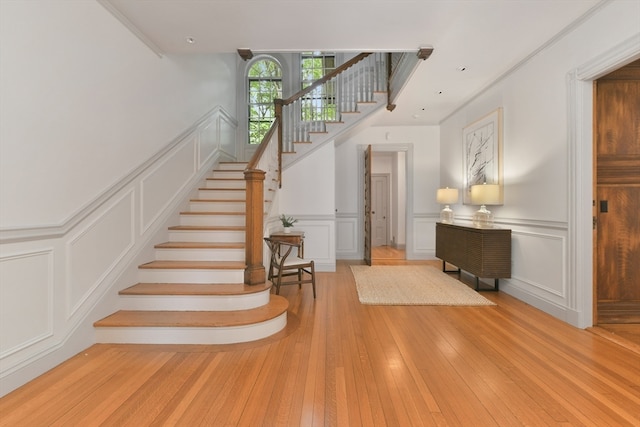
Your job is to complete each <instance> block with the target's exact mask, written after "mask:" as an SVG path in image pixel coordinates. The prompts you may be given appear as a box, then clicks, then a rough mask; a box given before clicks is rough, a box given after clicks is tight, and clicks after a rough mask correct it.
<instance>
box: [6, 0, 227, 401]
mask: <svg viewBox="0 0 640 427" xmlns="http://www.w3.org/2000/svg"><path fill="white" fill-rule="evenodd" d="M0 19H1V22H0V55H1V56H0V92H1V93H2V96H0V103H1V104H0V395H2V394H5V393H7V392H8V391H10V390H11V389H13V388H15V387H17V386H19V385H21V384H24V383H25V382H26V381H28V380H30V379H31V378H34V377H35V376H37V375H39V374H41V373H43V372H45V371H46V370H48V369H51V368H52V367H53V366H55V365H56V364H58V363H60V362H62V361H63V360H65V359H67V358H69V357H71V356H72V355H74V354H76V353H78V352H79V351H81V350H83V349H84V348H86V347H88V346H90V345H91V344H93V343H94V341H95V340H94V331H93V326H92V324H93V322H94V321H95V320H97V319H99V318H101V317H103V316H105V315H108V314H110V313H111V312H113V311H115V310H116V309H117V292H118V290H120V289H122V288H124V287H126V286H131V285H132V284H134V283H135V282H136V281H137V268H136V266H137V265H138V264H140V263H141V262H146V261H149V260H150V259H152V258H150V257H151V256H152V254H153V252H152V249H153V243H157V242H158V241H159V240H162V239H163V238H164V239H166V235H163V233H164V234H166V225H167V224H168V223H169V222H170V221H172V220H175V218H176V217H177V212H178V211H179V210H180V208H181V206H182V204H184V203H186V200H185V198H186V196H187V194H186V192H188V190H189V189H191V188H193V187H195V186H196V185H197V183H198V182H199V180H200V179H201V178H202V177H203V176H204V174H205V173H206V172H207V171H208V170H210V168H211V167H212V165H213V163H214V162H216V161H217V160H218V159H231V158H233V155H234V152H235V134H236V128H237V123H236V122H235V120H234V118H233V117H231V116H230V115H229V114H228V111H235V107H236V105H235V90H234V87H235V73H234V67H235V55H221V56H194V57H164V58H159V57H158V56H156V55H155V54H153V53H152V52H150V51H149V50H148V48H147V47H146V46H145V45H143V44H142V43H141V42H140V41H139V40H138V39H137V38H136V37H134V36H133V35H132V34H130V33H129V31H128V30H126V29H125V28H124V27H123V26H122V25H121V24H120V23H119V22H118V21H116V20H115V18H113V17H112V16H111V15H110V14H109V13H108V12H107V11H106V10H105V9H103V8H102V6H100V5H99V4H98V3H97V2H94V1H73V2H71V1H54V0H46V1H37V0H31V1H4V0H3V1H2V2H0Z"/></svg>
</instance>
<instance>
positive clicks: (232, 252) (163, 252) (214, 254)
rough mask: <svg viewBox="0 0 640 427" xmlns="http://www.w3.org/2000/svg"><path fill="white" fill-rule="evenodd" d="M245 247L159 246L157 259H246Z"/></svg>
mask: <svg viewBox="0 0 640 427" xmlns="http://www.w3.org/2000/svg"><path fill="white" fill-rule="evenodd" d="M244 258H245V250H244V248H243V249H229V248H227V249H191V248H158V249H156V260H157V261H244Z"/></svg>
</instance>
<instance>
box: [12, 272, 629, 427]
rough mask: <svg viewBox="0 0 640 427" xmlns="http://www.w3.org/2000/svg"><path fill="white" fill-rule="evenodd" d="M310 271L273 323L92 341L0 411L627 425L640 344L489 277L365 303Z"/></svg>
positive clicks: (213, 419) (218, 419) (111, 417)
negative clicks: (476, 297)
mask: <svg viewBox="0 0 640 427" xmlns="http://www.w3.org/2000/svg"><path fill="white" fill-rule="evenodd" d="M436 265H440V263H439V262H437V263H436ZM317 275H318V283H317V291H318V296H317V299H315V300H314V299H313V295H312V292H311V288H310V287H309V286H307V287H303V289H302V291H300V290H299V289H298V288H297V287H292V286H290V287H287V288H283V289H282V292H281V295H283V296H285V297H286V298H287V299H288V300H289V303H290V315H289V324H288V326H287V328H286V330H284V331H282V332H281V333H279V334H278V335H277V336H274V337H270V338H268V339H264V340H261V341H259V342H254V343H246V344H233V345H224V346H222V345H219V346H166V345H164V346H163V345H148V346H142V345H94V346H92V347H90V348H88V349H87V350H86V351H83V352H81V353H80V354H78V355H77V356H75V357H73V358H72V359H70V360H68V361H67V362H65V363H63V364H62V365H60V366H59V367H57V368H55V369H53V370H51V371H49V372H48V373H46V374H45V375H42V376H41V377H39V378H38V379H36V380H34V381H33V382H31V383H29V384H27V385H26V386H24V387H22V388H20V389H18V390H16V391H14V392H13V393H11V394H9V395H7V396H5V397H4V398H2V399H0V426H27V427H30V426H99V425H104V426H149V425H168V426H173V425H181V426H199V425H202V426H270V427H271V426H305V427H310V426H403V427H405V426H423V425H424V426H509V427H511V426H521V425H529V426H559V425H562V426H638V425H640V354H639V353H636V352H634V351H632V350H630V349H628V348H625V347H623V346H620V345H618V344H616V343H615V342H613V341H611V340H608V339H605V338H603V337H602V336H600V335H598V334H594V333H591V332H589V331H585V330H580V329H576V328H574V327H571V326H569V325H567V324H566V323H563V322H561V321H559V320H557V319H554V318H552V317H550V316H549V315H547V314H545V313H542V312H541V311H539V310H536V309H534V308H532V307H531V306H529V305H527V304H524V303H522V302H520V301H518V300H516V299H514V298H512V297H510V296H508V295H506V294H504V293H502V292H495V293H494V292H489V293H483V295H484V296H486V297H487V298H489V299H491V300H492V301H494V302H496V303H497V306H492V307H441V306H366V305H361V304H360V303H359V301H358V296H357V291H356V289H355V284H354V282H353V277H352V275H351V272H350V269H349V263H347V262H338V265H337V271H336V272H335V273H317Z"/></svg>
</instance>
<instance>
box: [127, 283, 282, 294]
mask: <svg viewBox="0 0 640 427" xmlns="http://www.w3.org/2000/svg"><path fill="white" fill-rule="evenodd" d="M270 288H271V283H270V282H267V283H262V284H258V285H246V284H244V283H221V284H217V283H206V284H198V283H137V284H135V285H133V286H130V287H128V288H126V289H123V290H121V291H120V292H119V293H120V295H147V296H148V295H195V296H206V295H216V296H217V295H247V294H255V293H258V292H262V291H264V290H266V289H270Z"/></svg>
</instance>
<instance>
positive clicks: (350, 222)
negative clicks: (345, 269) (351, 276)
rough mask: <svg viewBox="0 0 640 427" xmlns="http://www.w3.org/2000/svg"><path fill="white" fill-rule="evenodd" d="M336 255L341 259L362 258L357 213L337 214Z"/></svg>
mask: <svg viewBox="0 0 640 427" xmlns="http://www.w3.org/2000/svg"><path fill="white" fill-rule="evenodd" d="M336 231H337V232H336V255H337V257H338V258H339V259H362V253H360V251H359V250H358V247H359V246H358V242H359V239H361V238H360V233H359V232H358V218H357V215H356V214H352V215H346V214H342V215H340V216H336Z"/></svg>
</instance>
